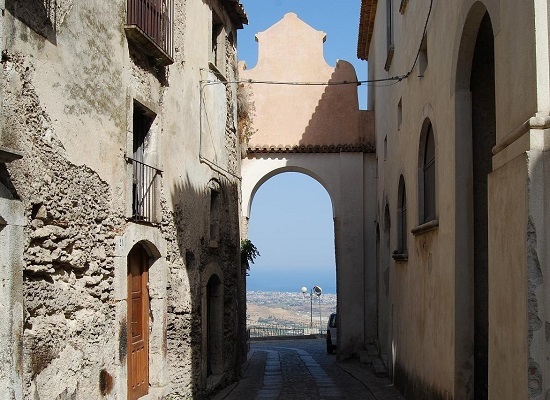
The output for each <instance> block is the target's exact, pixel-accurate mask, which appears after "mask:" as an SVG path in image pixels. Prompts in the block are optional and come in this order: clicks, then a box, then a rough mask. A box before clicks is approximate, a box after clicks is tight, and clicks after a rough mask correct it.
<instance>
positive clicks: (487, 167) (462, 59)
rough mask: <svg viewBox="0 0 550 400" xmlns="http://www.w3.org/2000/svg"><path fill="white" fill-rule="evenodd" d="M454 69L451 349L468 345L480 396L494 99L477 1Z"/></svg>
mask: <svg viewBox="0 0 550 400" xmlns="http://www.w3.org/2000/svg"><path fill="white" fill-rule="evenodd" d="M456 73H457V75H456V94H455V97H456V139H455V143H456V188H455V196H456V204H464V205H465V207H457V211H456V224H457V246H456V253H457V255H456V282H457V320H456V324H457V328H456V329H457V337H464V338H467V339H465V340H464V342H463V343H459V344H458V345H457V349H463V350H464V349H469V350H467V351H465V352H464V353H465V355H464V356H463V357H464V358H465V357H467V356H470V357H472V358H473V360H474V365H473V371H469V376H470V377H471V378H470V379H469V382H467V386H469V388H470V389H471V390H472V391H473V394H474V397H475V398H476V399H482V400H483V399H487V398H488V379H489V378H488V377H489V372H488V330H489V322H488V319H489V318H488V315H489V311H488V307H489V306H488V286H489V281H488V267H489V251H488V247H489V245H488V242H489V239H488V226H489V220H488V214H489V211H488V210H489V204H488V175H489V173H491V171H492V148H493V147H494V146H495V144H496V102H495V48H494V30H493V25H492V21H491V17H490V15H489V13H488V11H487V9H486V8H485V7H484V6H483V4H482V3H481V2H477V3H475V4H474V6H472V8H471V10H470V12H469V14H468V17H467V19H466V22H465V26H464V29H463V34H462V39H461V43H460V51H459V58H458V60H457V72H456ZM459 208H461V210H459ZM464 299H466V301H464ZM468 310H470V311H468ZM457 351H459V350H457ZM457 354H459V353H458V352H457ZM463 361H464V362H465V361H466V360H465V359H464V360H463ZM457 373H461V371H460V370H458V372H457ZM462 373H463V376H467V375H468V374H464V371H462Z"/></svg>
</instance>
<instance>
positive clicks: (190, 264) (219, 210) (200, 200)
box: [163, 178, 246, 397]
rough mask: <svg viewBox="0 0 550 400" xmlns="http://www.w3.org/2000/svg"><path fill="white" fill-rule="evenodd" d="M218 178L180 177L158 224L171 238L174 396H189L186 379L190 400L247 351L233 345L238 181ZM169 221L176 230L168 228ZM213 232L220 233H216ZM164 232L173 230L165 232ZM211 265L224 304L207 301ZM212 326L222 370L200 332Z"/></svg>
mask: <svg viewBox="0 0 550 400" xmlns="http://www.w3.org/2000/svg"><path fill="white" fill-rule="evenodd" d="M216 183H217V184H216V185H215V186H213V185H211V184H209V185H205V187H204V188H197V187H195V185H193V184H191V182H190V181H189V178H186V179H185V181H182V182H181V183H179V184H177V185H175V186H174V187H173V189H172V192H171V199H172V204H173V207H174V209H173V211H169V212H166V210H165V212H164V215H163V226H164V227H165V229H166V228H168V229H166V232H165V233H166V236H167V237H168V238H170V239H171V240H170V239H168V243H167V244H168V246H167V261H168V265H169V268H170V270H169V271H168V315H167V329H166V334H167V357H168V362H169V365H170V375H171V376H170V381H171V384H172V387H173V388H174V394H181V395H183V396H188V395H189V393H188V389H187V388H188V387H189V384H190V383H191V386H192V389H191V390H192V394H193V397H194V396H196V395H201V394H203V393H204V392H205V390H206V391H207V392H208V391H210V390H212V389H213V388H214V385H217V384H221V383H224V382H227V383H229V382H233V381H235V380H236V379H237V376H236V375H235V373H236V371H238V370H239V366H240V365H241V363H242V361H243V357H244V356H246V353H243V348H244V342H242V343H243V346H239V343H241V340H242V339H243V338H244V337H245V336H244V335H245V333H246V309H245V308H244V306H245V301H244V299H245V297H244V296H245V293H244V272H243V270H242V266H241V264H240V244H239V218H238V209H239V208H238V198H239V197H238V192H237V190H238V186H237V184H236V183H232V182H229V181H227V180H225V179H222V180H220V181H217V180H216ZM212 187H214V188H215V190H213V189H212ZM213 192H215V194H214V195H213V194H212V193H213ZM213 199H214V201H218V200H219V207H218V206H215V205H213V204H212V201H213ZM214 213H215V214H216V215H213V214H214ZM209 215H210V221H209V220H208V216H209ZM169 224H173V225H174V228H175V229H170V226H169ZM212 230H218V231H217V232H216V233H215V234H214V233H213V232H212ZM170 231H172V232H175V233H174V234H172V235H171V234H170ZM216 239H217V240H216ZM212 263H216V264H218V265H219V267H220V268H221V271H222V274H223V277H218V278H221V279H223V282H221V284H222V285H223V302H221V301H219V302H218V301H216V302H212V303H211V302H210V299H209V298H208V295H209V293H208V292H209V291H208V290H207V287H206V283H208V282H210V281H211V278H212V277H213V276H214V275H212V276H206V275H207V274H210V273H211V272H209V269H208V266H209V265H211V264H212ZM217 293H219V292H217ZM215 295H216V294H213V295H212V296H215ZM214 303H215V304H217V305H222V304H223V305H222V306H221V307H222V309H216V310H211V309H209V307H211V306H212V305H211V304H214ZM212 307H214V306H212ZM216 307H218V306H216ZM205 308H206V309H205ZM213 313H215V314H216V315H220V318H221V319H220V324H221V326H219V327H212V326H209V325H208V324H210V323H211V321H210V318H209V317H211V315H210V314H213ZM235 314H237V315H238V317H237V318H235ZM205 328H206V329H205ZM212 330H214V331H216V332H218V333H219V334H220V335H223V336H222V338H221V340H219V339H220V338H216V339H218V340H216V343H217V344H219V343H223V347H222V358H223V359H222V362H221V365H222V370H221V371H220V368H219V364H220V363H219V362H218V361H217V360H218V357H219V354H214V349H216V344H214V343H212V342H214V340H209V339H208V336H205V332H208V331H212ZM205 339H206V340H205ZM209 342H210V343H209ZM216 353H219V349H217V350H216ZM215 360H216V361H215ZM189 380H191V382H189Z"/></svg>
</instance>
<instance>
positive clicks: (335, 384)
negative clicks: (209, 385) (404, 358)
mask: <svg viewBox="0 0 550 400" xmlns="http://www.w3.org/2000/svg"><path fill="white" fill-rule="evenodd" d="M242 399H258V400H275V399H279V400H281V399H289V400H291V399H292V400H295V399H300V400H301V399H304V400H305V399H312V400H313V399H315V400H317V399H334V400H336V399H365V400H400V399H403V397H401V396H400V395H399V394H398V392H397V390H396V389H395V388H394V387H392V386H391V382H390V381H389V380H388V379H386V378H378V377H376V376H375V375H374V373H373V372H372V371H371V370H370V369H369V368H368V367H365V368H362V367H361V366H360V365H359V362H358V361H349V362H345V363H340V364H337V363H336V356H335V355H329V354H326V346H325V341H324V339H321V338H319V339H298V340H272V341H265V342H252V345H251V348H250V352H249V354H248V361H247V364H246V365H245V367H244V371H243V377H242V379H241V380H240V381H239V382H238V383H237V384H235V385H233V386H231V387H229V388H226V389H225V390H224V391H222V392H221V393H219V394H218V395H216V396H215V397H214V400H242Z"/></svg>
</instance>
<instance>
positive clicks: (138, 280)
mask: <svg viewBox="0 0 550 400" xmlns="http://www.w3.org/2000/svg"><path fill="white" fill-rule="evenodd" d="M148 262H149V256H148V255H147V253H146V252H145V249H144V248H143V247H142V246H140V245H136V246H134V248H132V250H131V251H130V254H128V314H127V321H128V326H127V332H128V366H127V367H128V399H129V400H135V399H138V398H139V397H141V396H144V395H146V394H147V392H148V389H149V293H148V290H147V282H148V272H147V268H148Z"/></svg>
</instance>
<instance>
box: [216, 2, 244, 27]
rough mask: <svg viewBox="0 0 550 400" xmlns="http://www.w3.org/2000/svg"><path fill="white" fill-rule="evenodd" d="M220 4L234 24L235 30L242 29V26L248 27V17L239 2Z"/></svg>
mask: <svg viewBox="0 0 550 400" xmlns="http://www.w3.org/2000/svg"><path fill="white" fill-rule="evenodd" d="M222 4H223V5H224V6H225V9H226V10H227V12H228V13H229V16H230V17H231V19H232V20H233V22H234V23H235V24H236V27H237V29H242V28H243V25H248V16H247V15H246V12H245V11H244V7H243V5H242V4H241V2H240V0H223V1H222Z"/></svg>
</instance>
